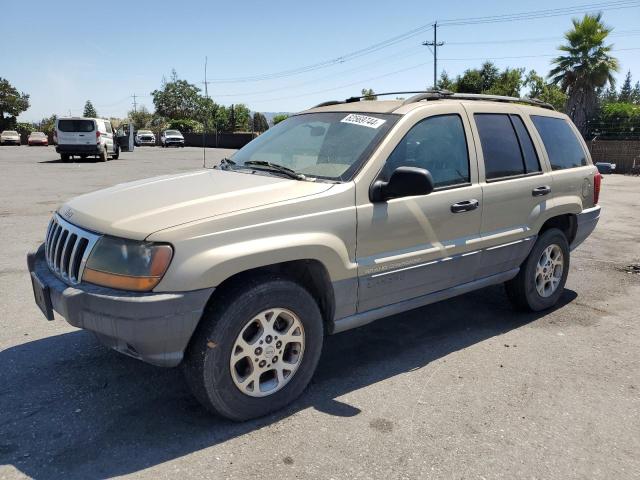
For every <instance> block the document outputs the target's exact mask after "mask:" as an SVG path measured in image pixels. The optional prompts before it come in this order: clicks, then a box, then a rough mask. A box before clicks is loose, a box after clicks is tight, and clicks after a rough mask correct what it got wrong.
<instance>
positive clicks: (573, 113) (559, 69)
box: [549, 13, 619, 135]
mask: <svg viewBox="0 0 640 480" xmlns="http://www.w3.org/2000/svg"><path fill="white" fill-rule="evenodd" d="M572 22H573V28H572V29H571V30H569V31H568V32H566V33H565V35H564V36H565V39H566V41H567V43H566V44H565V45H561V46H560V47H559V50H560V51H561V52H563V54H562V55H559V56H558V57H556V58H554V59H553V60H552V62H551V63H552V64H553V65H554V67H553V68H552V69H551V71H550V72H549V78H550V79H551V82H552V83H554V84H556V85H559V86H560V88H561V89H562V91H564V92H565V93H566V94H567V96H568V100H567V114H568V115H569V116H570V117H571V119H572V120H573V122H574V123H575V124H576V127H578V130H580V132H581V133H582V134H583V135H586V133H587V127H588V126H587V124H588V121H589V120H590V119H591V118H593V115H594V113H595V110H596V108H597V102H598V97H597V92H596V89H598V88H603V87H604V86H605V85H606V84H607V83H609V84H610V85H614V84H615V79H614V77H613V74H614V72H617V71H618V70H619V65H618V60H617V59H615V58H614V57H612V56H611V55H610V53H611V49H612V46H611V45H605V44H604V41H605V39H606V38H607V36H608V35H609V33H610V32H611V28H609V27H608V26H606V25H604V24H603V22H602V14H601V13H598V14H595V15H589V14H586V15H585V16H584V17H583V18H582V20H580V19H576V18H574V19H573V20H572Z"/></svg>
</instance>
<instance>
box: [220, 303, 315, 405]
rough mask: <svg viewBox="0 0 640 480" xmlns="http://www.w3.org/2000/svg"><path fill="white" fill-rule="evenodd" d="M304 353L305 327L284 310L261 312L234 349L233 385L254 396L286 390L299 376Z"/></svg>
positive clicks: (236, 342)
mask: <svg viewBox="0 0 640 480" xmlns="http://www.w3.org/2000/svg"><path fill="white" fill-rule="evenodd" d="M303 353H304V328H303V326H302V322H301V321H300V319H299V318H298V316H297V315H296V314H295V313H293V312H291V311H289V310H286V309H283V308H272V309H269V310H265V311H263V312H260V313H259V314H257V315H256V316H254V317H253V318H252V319H251V320H249V321H248V322H247V324H246V325H245V326H244V328H243V329H242V331H241V332H240V334H239V335H238V338H236V341H235V343H234V344H233V348H232V350H231V359H230V362H229V367H230V369H231V378H232V379H233V383H234V384H235V385H236V387H238V389H240V391H241V392H242V393H244V394H246V395H249V396H251V397H266V396H267V395H271V394H273V393H275V392H277V391H278V390H280V389H281V388H283V387H284V386H285V385H286V384H287V383H289V381H290V380H291V379H292V378H293V375H294V374H295V373H296V371H297V369H298V367H299V366H300V362H301V361H302V355H303Z"/></svg>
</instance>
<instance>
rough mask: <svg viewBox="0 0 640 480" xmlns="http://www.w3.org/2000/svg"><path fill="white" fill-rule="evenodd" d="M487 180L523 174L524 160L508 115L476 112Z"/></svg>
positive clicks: (475, 116)
mask: <svg viewBox="0 0 640 480" xmlns="http://www.w3.org/2000/svg"><path fill="white" fill-rule="evenodd" d="M474 118H475V121H476V125H477V127H478V133H479V135H480V143H481V145H482V154H483V156H484V169H485V177H486V179H487V180H495V179H498V178H504V177H512V176H515V175H524V174H525V169H524V161H523V158H522V152H521V151H520V144H519V143H518V137H517V136H516V132H515V130H514V128H513V125H512V123H511V120H510V119H509V115H504V114H496V113H476V114H475V115H474Z"/></svg>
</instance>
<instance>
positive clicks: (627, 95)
mask: <svg viewBox="0 0 640 480" xmlns="http://www.w3.org/2000/svg"><path fill="white" fill-rule="evenodd" d="M632 91H633V90H632V88H631V71H630V70H629V71H627V76H626V77H625V79H624V83H623V84H622V88H621V89H620V94H619V95H618V102H631V93H632Z"/></svg>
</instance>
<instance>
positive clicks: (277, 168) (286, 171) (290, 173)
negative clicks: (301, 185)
mask: <svg viewBox="0 0 640 480" xmlns="http://www.w3.org/2000/svg"><path fill="white" fill-rule="evenodd" d="M243 166H256V167H260V169H262V170H269V171H272V172H277V173H281V174H283V175H286V176H287V177H289V178H294V179H296V180H311V179H310V178H307V176H306V175H304V174H302V173H298V172H296V171H295V170H292V169H290V168H288V167H285V166H283V165H278V164H277V163H271V162H266V161H264V160H249V161H246V162H244V164H243Z"/></svg>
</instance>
